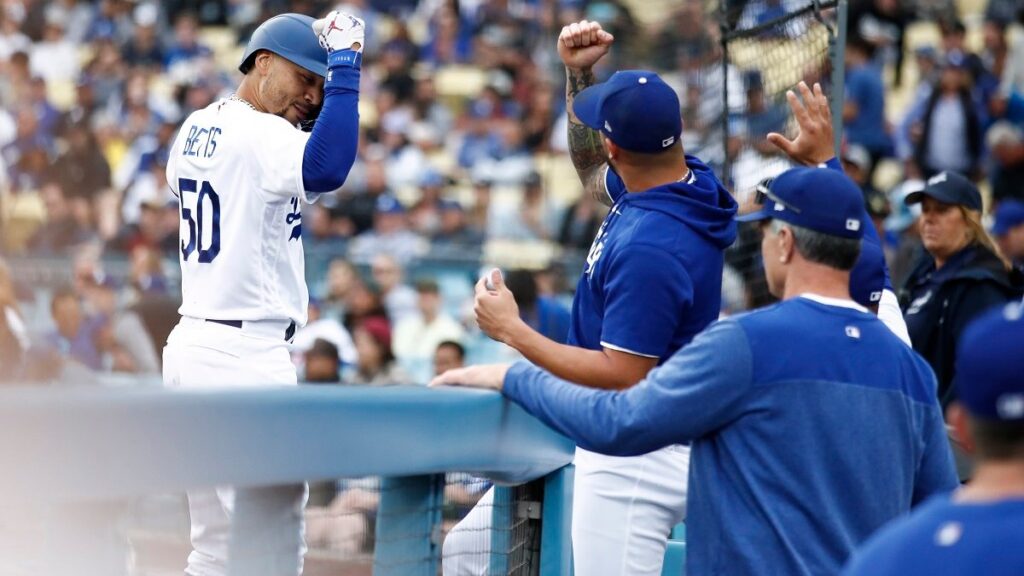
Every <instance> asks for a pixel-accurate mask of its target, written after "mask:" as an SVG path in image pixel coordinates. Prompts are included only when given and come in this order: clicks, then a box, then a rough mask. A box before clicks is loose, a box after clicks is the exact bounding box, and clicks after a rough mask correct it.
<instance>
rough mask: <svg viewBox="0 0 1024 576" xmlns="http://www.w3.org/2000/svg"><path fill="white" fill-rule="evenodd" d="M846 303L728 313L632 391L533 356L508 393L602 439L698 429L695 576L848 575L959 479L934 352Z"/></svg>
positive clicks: (639, 447) (694, 436) (621, 450)
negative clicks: (568, 376) (538, 362)
mask: <svg viewBox="0 0 1024 576" xmlns="http://www.w3.org/2000/svg"><path fill="white" fill-rule="evenodd" d="M833 304H834V303H832V304H824V303H821V302H819V301H816V300H812V299H810V298H805V297H801V298H794V299H790V300H787V301H784V302H782V303H779V304H777V305H774V306H771V307H769V308H765V309H762V310H758V311H756V312H751V313H749V314H745V315H741V316H736V317H733V318H731V319H727V320H724V321H721V322H718V323H716V324H714V325H713V326H712V327H711V328H709V329H708V330H707V331H705V332H704V333H702V334H701V335H699V336H698V337H697V338H695V339H694V341H693V342H692V343H691V344H689V345H688V346H686V347H685V348H683V349H682V350H680V351H679V352H677V353H676V354H675V355H674V356H672V358H671V359H670V360H669V361H668V362H666V363H665V364H664V365H662V366H661V367H659V368H656V369H654V370H653V371H651V373H650V374H648V376H647V378H646V379H644V380H642V381H641V382H640V383H639V384H637V385H636V386H634V387H632V388H630V389H628V390H625V391H621V392H611V391H603V390H592V389H588V388H583V387H580V386H576V385H573V384H570V383H568V382H565V381H563V380H560V379H557V378H555V377H553V376H551V375H550V374H548V373H546V372H544V371H542V370H540V369H538V368H535V367H533V366H531V365H529V364H526V363H519V364H516V365H515V366H513V367H512V368H511V369H510V371H509V373H508V375H507V376H506V378H505V385H504V394H505V395H506V396H507V397H508V398H510V399H511V400H513V401H515V402H516V403H518V404H520V405H522V406H523V407H524V408H525V409H526V410H527V411H529V412H530V413H531V414H533V415H535V416H537V417H538V418H540V419H541V420H542V421H543V422H545V423H546V424H548V425H549V426H551V427H552V428H554V429H555V430H558V431H559V432H561V433H562V434H565V435H567V436H568V437H570V438H572V439H574V440H575V441H576V442H577V443H578V444H579V445H580V446H581V447H583V448H586V449H588V450H592V451H596V452H602V453H605V454H611V455H617V456H629V455H635V454H643V453H646V452H650V451H652V450H655V449H657V448H660V447H662V446H667V445H670V444H679V443H684V442H687V441H693V452H692V466H691V467H690V479H689V492H688V494H687V510H688V514H689V519H688V525H689V529H688V531H687V537H688V542H687V573H688V574H700V575H702V576H705V575H723V574H737V575H738V574H751V575H753V574H758V575H760V574H786V575H790V576H792V575H801V574H835V573H837V572H838V571H839V568H840V567H841V566H842V565H843V563H844V562H845V561H846V559H847V557H848V556H849V555H850V554H851V552H852V551H853V550H854V548H855V547H856V546H857V545H859V544H860V543H861V542H863V541H864V540H865V539H866V538H867V537H868V536H869V535H870V534H871V533H872V532H874V531H875V530H877V529H878V528H880V527H881V526H882V525H883V524H885V523H886V522H888V521H889V520H891V519H893V518H896V517H897V516H900V515H902V514H905V513H906V512H907V511H908V510H910V507H911V506H912V505H913V504H916V503H917V502H920V501H921V500H923V499H924V498H926V497H928V496H930V495H932V494H935V493H939V492H944V491H949V490H952V489H953V488H954V487H956V486H957V478H956V474H955V472H954V469H953V461H952V456H951V454H950V450H949V442H948V440H947V439H946V430H945V425H944V422H943V419H942V412H941V410H940V408H939V405H938V402H937V401H936V397H935V377H934V375H933V374H932V371H931V369H930V368H929V367H928V364H927V363H925V362H924V361H923V360H922V359H921V358H920V357H918V356H917V354H915V353H914V352H913V350H911V349H910V348H909V347H908V346H906V345H905V344H904V343H903V342H902V341H900V340H899V339H898V338H897V337H896V336H895V335H893V334H892V332H890V331H889V329H888V328H886V327H885V326H884V325H883V324H882V322H881V321H880V320H878V318H876V317H875V316H874V315H872V314H869V313H867V312H866V311H863V310H862V309H852V308H848V307H845V306H837V305H833ZM851 304H852V303H851Z"/></svg>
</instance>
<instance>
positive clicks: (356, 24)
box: [313, 10, 366, 53]
mask: <svg viewBox="0 0 1024 576" xmlns="http://www.w3.org/2000/svg"><path fill="white" fill-rule="evenodd" d="M313 31H314V32H316V35H317V38H318V39H319V40H320V45H321V46H323V47H324V50H327V52H328V53H330V52H336V51H339V50H353V51H355V52H362V51H363V45H364V44H365V43H366V41H365V38H366V24H365V23H364V22H363V21H362V19H360V18H356V17H355V16H352V15H350V14H345V13H344V12H338V11H337V10H332V11H331V12H330V14H328V15H327V16H325V17H323V18H321V19H319V20H317V21H316V22H313Z"/></svg>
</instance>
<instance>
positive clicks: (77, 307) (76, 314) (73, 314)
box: [44, 287, 103, 370]
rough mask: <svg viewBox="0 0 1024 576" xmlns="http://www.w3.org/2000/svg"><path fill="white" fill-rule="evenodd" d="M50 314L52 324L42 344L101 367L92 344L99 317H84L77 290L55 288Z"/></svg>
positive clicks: (87, 365)
mask: <svg viewBox="0 0 1024 576" xmlns="http://www.w3.org/2000/svg"><path fill="white" fill-rule="evenodd" d="M50 314H51V315H52V317H53V322H54V324H55V325H56V328H55V329H54V330H53V331H51V332H49V333H47V334H46V335H45V337H44V342H45V344H46V346H47V347H48V348H50V349H52V350H54V351H56V352H57V353H58V354H60V355H61V356H62V357H64V358H70V359H72V360H75V361H77V362H79V363H81V364H83V365H84V366H86V367H88V368H91V369H93V370H99V369H100V368H102V358H101V356H100V352H99V349H98V348H97V346H96V344H97V340H98V335H99V332H100V330H101V329H102V328H103V325H102V321H101V320H98V319H96V318H86V317H85V314H84V312H83V311H82V302H81V300H79V297H78V294H77V293H75V291H74V290H72V289H71V288H67V287H65V288H61V289H59V290H57V291H56V292H55V293H54V295H53V298H52V299H51V301H50Z"/></svg>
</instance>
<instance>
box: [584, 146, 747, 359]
mask: <svg viewBox="0 0 1024 576" xmlns="http://www.w3.org/2000/svg"><path fill="white" fill-rule="evenodd" d="M686 163H687V165H688V166H689V168H690V170H691V172H690V175H689V177H687V178H685V179H684V181H681V182H675V183H672V184H668V185H665V186H658V187H656V188H652V189H650V190H646V191H643V192H640V193H627V192H626V188H625V186H624V184H623V182H622V179H621V178H620V177H619V176H618V174H616V173H615V172H614V171H612V170H611V169H609V170H608V173H607V176H606V178H605V185H606V187H607V189H608V194H609V196H610V197H611V198H612V200H614V202H615V204H614V205H613V206H612V209H611V212H609V213H608V216H607V217H606V218H605V220H604V223H603V224H602V225H601V229H600V230H599V231H598V233H597V237H596V238H595V239H594V243H593V245H592V246H591V248H590V253H589V254H588V256H587V264H586V266H585V268H584V271H583V275H582V276H581V277H580V280H579V283H578V285H577V287H576V297H575V299H574V300H573V308H572V326H571V328H570V330H569V343H570V344H572V345H574V346H580V347H582V348H588V349H590V350H600V349H601V348H610V349H614V350H620V351H623V352H629V353H632V354H637V355H640V356H648V357H651V358H658V359H659V362H661V361H664V360H666V359H667V358H668V357H669V356H671V355H672V353H673V352H675V351H676V350H678V349H679V348H681V347H682V346H683V345H684V344H686V343H687V342H689V341H690V340H691V339H692V338H693V337H694V336H695V335H696V334H697V333H698V332H700V331H701V330H703V329H704V328H705V327H706V326H707V325H708V324H710V323H711V322H713V321H714V320H716V319H717V318H718V312H719V310H720V309H721V299H722V267H723V265H724V258H723V255H722V252H723V250H725V248H727V247H728V246H729V245H730V244H732V242H733V241H734V240H735V239H736V223H735V222H734V221H733V216H735V214H736V202H735V201H734V200H733V198H732V196H731V195H730V194H729V192H728V191H727V190H726V189H725V187H723V186H722V184H721V183H720V182H719V181H718V179H717V178H716V177H715V175H714V173H713V172H712V171H711V169H710V168H708V167H707V166H705V165H704V163H702V162H701V161H700V160H698V159H697V158H695V157H693V156H687V157H686Z"/></svg>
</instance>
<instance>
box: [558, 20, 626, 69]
mask: <svg viewBox="0 0 1024 576" xmlns="http://www.w3.org/2000/svg"><path fill="white" fill-rule="evenodd" d="M614 41H615V37H614V36H612V35H611V34H609V33H608V32H605V31H604V30H603V29H601V25H600V24H599V23H597V22H589V21H587V20H581V21H579V22H576V23H573V24H569V25H568V26H564V27H563V28H562V32H561V34H559V35H558V56H559V57H560V58H561V59H562V63H563V64H565V66H566V67H567V68H576V69H578V70H586V69H589V68H591V67H593V66H594V64H597V61H598V60H600V59H601V58H603V57H604V55H605V54H607V53H608V50H609V49H610V48H611V46H612V42H614Z"/></svg>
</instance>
